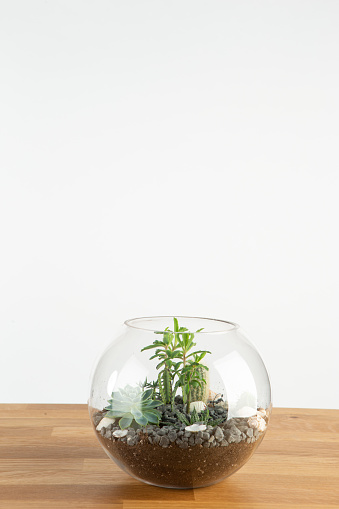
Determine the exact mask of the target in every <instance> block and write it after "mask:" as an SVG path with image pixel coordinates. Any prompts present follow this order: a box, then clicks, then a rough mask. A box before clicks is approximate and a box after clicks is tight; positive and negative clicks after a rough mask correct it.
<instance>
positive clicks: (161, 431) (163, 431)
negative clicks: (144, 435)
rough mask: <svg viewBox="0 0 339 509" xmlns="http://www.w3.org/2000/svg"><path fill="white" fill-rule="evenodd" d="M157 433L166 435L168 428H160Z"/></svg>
mask: <svg viewBox="0 0 339 509" xmlns="http://www.w3.org/2000/svg"><path fill="white" fill-rule="evenodd" d="M157 434H158V435H160V436H164V435H166V430H165V429H163V428H162V429H159V431H157Z"/></svg>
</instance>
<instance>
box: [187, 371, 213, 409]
mask: <svg viewBox="0 0 339 509" xmlns="http://www.w3.org/2000/svg"><path fill="white" fill-rule="evenodd" d="M195 372H196V374H197V375H198V377H199V378H200V379H201V380H205V381H206V383H205V382H203V383H202V384H201V387H200V386H197V387H191V401H203V402H204V403H207V401H208V395H209V390H210V383H209V371H208V370H207V369H205V368H204V367H203V366H198V367H197V368H196V370H195Z"/></svg>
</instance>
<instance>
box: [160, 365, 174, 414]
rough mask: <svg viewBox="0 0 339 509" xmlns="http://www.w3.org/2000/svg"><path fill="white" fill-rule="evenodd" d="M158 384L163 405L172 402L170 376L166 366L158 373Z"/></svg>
mask: <svg viewBox="0 0 339 509" xmlns="http://www.w3.org/2000/svg"><path fill="white" fill-rule="evenodd" d="M158 384H159V390H160V394H161V399H162V402H163V403H164V405H167V404H169V403H172V377H171V374H170V371H169V369H168V368H167V367H165V369H164V370H163V371H161V373H159V375H158Z"/></svg>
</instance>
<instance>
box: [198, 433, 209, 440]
mask: <svg viewBox="0 0 339 509" xmlns="http://www.w3.org/2000/svg"><path fill="white" fill-rule="evenodd" d="M199 433H200V432H199ZM201 438H202V439H203V440H209V438H210V434H209V433H207V431H203V432H202V437H201Z"/></svg>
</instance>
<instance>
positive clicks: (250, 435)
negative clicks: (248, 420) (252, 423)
mask: <svg viewBox="0 0 339 509" xmlns="http://www.w3.org/2000/svg"><path fill="white" fill-rule="evenodd" d="M247 436H248V437H253V429H252V428H248V430H247Z"/></svg>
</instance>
